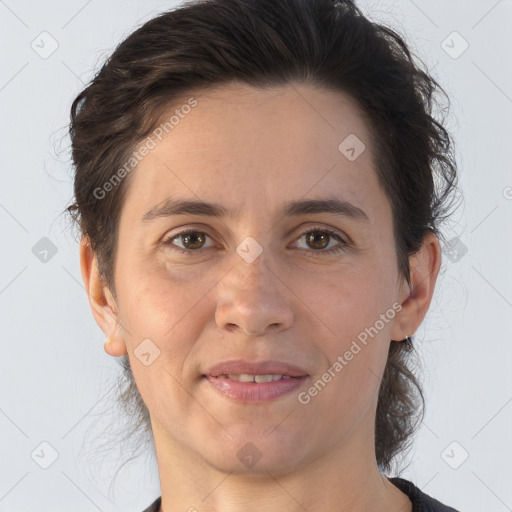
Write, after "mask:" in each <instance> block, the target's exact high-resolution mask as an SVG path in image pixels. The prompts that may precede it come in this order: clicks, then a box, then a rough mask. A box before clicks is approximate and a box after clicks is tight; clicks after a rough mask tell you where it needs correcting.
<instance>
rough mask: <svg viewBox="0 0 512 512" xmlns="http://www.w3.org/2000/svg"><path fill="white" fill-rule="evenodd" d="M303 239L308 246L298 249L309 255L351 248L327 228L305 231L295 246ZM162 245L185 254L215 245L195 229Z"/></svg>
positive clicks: (178, 234) (183, 232)
mask: <svg viewBox="0 0 512 512" xmlns="http://www.w3.org/2000/svg"><path fill="white" fill-rule="evenodd" d="M208 239H209V240H210V244H209V245H207V240H208ZM301 239H304V240H305V243H306V246H305V247H304V246H303V247H300V246H299V247H298V249H300V250H305V251H307V252H309V253H319V254H323V253H327V254H332V253H336V252H339V251H342V250H345V249H346V248H347V247H348V246H349V244H348V243H347V242H346V241H345V240H343V238H342V237H341V236H340V235H339V234H338V233H337V232H335V231H331V230H329V229H325V228H313V229H309V230H308V231H304V232H303V233H302V234H301V235H300V236H299V237H298V238H297V239H296V240H297V241H296V242H295V244H296V245H297V243H298V241H300V240H301ZM334 241H337V243H336V244H335V245H334V246H333V245H332V243H333V242H334ZM162 243H163V244H164V245H166V246H169V248H170V249H172V250H173V251H177V252H181V253H183V254H192V253H193V252H199V250H200V249H208V248H210V247H213V246H214V245H215V244H214V243H213V240H212V239H211V237H210V236H209V235H207V234H206V233H205V232H204V231H198V230H194V229H187V230H184V231H180V232H179V233H175V234H173V235H172V236H170V237H169V238H167V239H166V240H164V241H163V242H162ZM178 244H181V245H178Z"/></svg>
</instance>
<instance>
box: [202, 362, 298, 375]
mask: <svg viewBox="0 0 512 512" xmlns="http://www.w3.org/2000/svg"><path fill="white" fill-rule="evenodd" d="M240 375H259V376H263V375H281V376H283V377H306V376H307V375H308V373H307V372H306V371H305V370H303V369H302V368H300V367H298V366H296V365H293V364H291V363H287V362H284V361H260V362H251V361H246V360H241V359H238V360H234V361H223V362H221V363H219V364H216V365H215V366H212V367H211V368H209V369H208V370H207V371H206V372H205V373H204V376H205V377H221V376H225V377H227V376H240Z"/></svg>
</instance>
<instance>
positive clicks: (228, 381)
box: [203, 374, 308, 404]
mask: <svg viewBox="0 0 512 512" xmlns="http://www.w3.org/2000/svg"><path fill="white" fill-rule="evenodd" d="M203 378H204V379H205V380H206V381H207V383H208V384H209V385H211V386H212V387H213V389H214V390H215V391H217V392H219V393H220V394H221V395H222V396H224V397H227V398H229V399H231V400H234V401H235V402H239V403H244V404H248V403H257V402H269V401H272V400H277V399H278V398H281V397H284V396H285V395H289V394H290V393H292V392H294V391H295V392H297V391H298V389H299V388H300V387H301V386H302V385H303V384H304V382H305V380H306V379H307V378H308V376H307V375H302V376H297V377H292V376H290V375H282V374H260V375H251V374H224V375H219V376H213V375H203Z"/></svg>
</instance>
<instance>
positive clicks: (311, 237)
mask: <svg viewBox="0 0 512 512" xmlns="http://www.w3.org/2000/svg"><path fill="white" fill-rule="evenodd" d="M330 238H331V236H330V235H329V234H327V233H324V232H322V231H312V232H311V233H307V234H306V243H307V244H308V245H309V246H310V247H311V248H312V249H325V248H326V247H327V246H328V245H329V239H330Z"/></svg>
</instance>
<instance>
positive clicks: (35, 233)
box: [0, 0, 512, 512]
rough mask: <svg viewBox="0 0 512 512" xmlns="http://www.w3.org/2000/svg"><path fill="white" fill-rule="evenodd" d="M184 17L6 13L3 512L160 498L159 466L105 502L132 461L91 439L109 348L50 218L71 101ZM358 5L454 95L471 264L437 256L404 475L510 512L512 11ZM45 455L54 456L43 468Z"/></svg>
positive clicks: (458, 227)
mask: <svg viewBox="0 0 512 512" xmlns="http://www.w3.org/2000/svg"><path fill="white" fill-rule="evenodd" d="M176 3H177V2H171V1H167V2H166V1H157V0H144V1H143V0H138V1H134V0H131V1H127V0H110V1H108V2H107V1H100V0H89V1H84V0H61V1H56V0H52V1H46V2H37V1H27V0H0V52H1V53H0V55H1V61H0V108H1V116H0V130H1V132H0V135H1V141H2V152H1V154H2V160H1V173H2V174H1V177H2V179H1V187H0V226H1V230H2V231H1V237H2V245H1V248H2V250H1V253H0V254H1V260H0V261H1V265H0V325H1V354H2V357H1V359H0V383H1V385H0V433H1V436H0V511H31V512H35V511H41V512H42V511H52V512H55V511H64V510H67V511H69V510H74V511H76V512H82V511H92V510H101V511H105V512H107V511H114V510H123V511H128V510H130V511H134V512H137V511H140V510H142V509H143V508H144V507H145V506H147V505H148V504H149V503H150V502H151V501H152V500H153V499H154V498H155V497H156V496H157V495H159V492H160V488H159V482H158V472H157V468H156V461H155V460H154V457H153V456H152V454H149V455H150V456H149V457H139V458H138V459H135V460H134V461H133V462H132V463H131V464H128V465H127V466H125V468H124V469H123V470H122V471H121V472H120V473H119V475H118V477H117V480H116V484H117V485H116V487H115V492H114V495H112V494H109V492H108V486H109V484H110V482H111V478H112V476H113V473H114V472H115V470H116V469H117V467H118V466H119V465H120V464H121V463H122V462H123V461H124V460H125V458H126V457H127V456H128V455H129V453H128V452H125V449H124V448H121V450H120V449H119V448H118V447H116V446H115V444H116V443H115V441H116V438H115V437H114V445H113V446H112V447H111V449H110V451H104V452H99V451H98V450H97V449H95V448H94V446H95V445H94V444H91V439H92V440H94V438H95V437H97V438H98V439H99V440H100V441H101V440H108V437H107V435H106V434H105V432H104V429H105V428H110V427H109V425H110V421H112V420H113V419H115V418H116V416H117V415H118V413H117V412H116V409H115V408H114V404H113V402H112V401H113V399H114V396H115V394H114V390H113V388H112V386H113V385H114V383H115V378H116V375H117V374H118V372H119V371H120V369H119V366H118V364H117V363H116V361H115V360H114V359H113V358H111V357H110V356H108V355H107V354H105V352H104V351H103V340H104V337H103V334H102V332H101V331H100V329H99V328H98V327H97V325H96V324H95V322H94V319H93V316H92V313H91V312H90V309H89V304H88V302H87V298H86V294H85V291H84V289H83V287H82V281H81V275H80V268H79V259H78V247H77V242H76V240H75V235H74V233H73V231H71V230H70V229H69V223H68V220H67V217H66V216H60V217H59V215H60V213H61V212H62V211H63V210H64V208H65V207H66V206H67V205H68V202H69V200H70V199H71V197H72V180H71V169H70V160H69V151H68V150H69V139H68V138H67V134H66V129H67V123H68V120H69V108H70V105H71V102H72V100H73V99H74V97H75V96H76V94H77V93H78V92H79V90H80V89H81V88H83V86H84V84H86V83H87V82H88V80H89V79H90V78H91V77H92V75H93V71H94V70H97V69H99V65H100V64H101V63H102V62H103V60H104V58H105V57H107V56H108V55H109V54H110V53H111V51H112V50H113V49H114V48H115V46H116V45H117V44H118V43H119V42H120V41H121V40H122V39H123V38H124V37H126V36H127V35H128V34H129V33H131V32H132V31H133V30H134V29H135V28H136V27H137V26H139V25H140V24H141V23H143V22H144V21H147V20H148V19H150V18H151V17H153V16H154V15H156V14H157V13H159V12H161V11H163V10H167V9H169V8H171V7H173V6H174V5H176ZM359 5H360V7H362V9H363V11H364V12H365V13H367V14H368V15H370V16H371V17H373V18H374V19H376V20H381V21H385V22H386V23H388V24H390V25H392V26H393V27H395V28H396V29H397V30H398V31H400V32H402V33H405V34H406V35H407V40H408V41H409V43H410V45H411V47H412V49H413V50H414V51H415V52H416V53H417V54H418V55H419V56H420V57H421V58H422V59H423V60H424V61H425V63H426V64H427V65H428V67H429V68H430V69H431V71H432V72H433V73H434V75H435V77H436V78H437V79H438V80H439V81H440V83H441V85H442V86H443V87H444V88H445V89H446V90H447V92H448V93H449V95H450V97H451V100H452V118H451V120H450V122H449V128H450V130H451V131H452V132H453V134H454V136H455V139H456V143H457V159H458V163H459V165H460V171H461V185H462V188H463V192H464V196H465V203H464V205H463V206H462V207H461V208H460V210H459V214H458V216H457V217H456V218H455V220H454V221H453V222H452V224H451V226H449V227H448V236H449V238H456V237H459V239H460V242H461V243H462V244H464V246H465V247H467V253H466V254H464V255H463V256H462V257H461V258H460V259H459V260H458V261H450V259H449V258H444V265H443V271H442V275H441V276H440V279H439V282H438V289H437V291H436V295H435V298H434V301H433V304H432V306H431V310H430V312H429V314H428V316H427V319H426V321H425V323H424V325H423V326H422V329H421V331H420V332H419V333H417V334H418V336H417V341H418V346H419V350H420V353H421V354H422V359H423V368H424V370H423V382H424V388H425V394H426V401H427V411H426V417H425V420H424V422H423V425H422V428H421V431H420V432H419V434H418V436H417V438H416V442H415V444H414V448H413V450H412V451H411V452H410V455H409V457H408V462H409V465H408V467H407V469H406V470H405V472H404V473H403V474H402V476H403V477H405V478H408V479H410V480H412V481H413V482H415V483H416V485H418V486H419V487H420V488H422V489H423V490H424V491H425V492H426V493H428V494H430V495H432V496H435V497H436V498H437V499H439V500H440V501H443V502H445V503H447V504H448V505H451V506H453V507H455V508H457V509H459V510H461V512H477V511H485V512H493V511H495V512H504V511H506V510H512V487H511V486H510V482H511V481H512V436H511V435H510V432H511V424H512V383H511V370H510V368H511V362H512V336H511V334H512V329H511V326H510V319H511V317H512V273H511V272H510V254H511V252H512V251H511V249H512V236H511V225H510V222H511V220H512V169H511V164H510V150H511V146H512V143H511V135H512V130H511V119H512V70H511V65H510V63H511V62H512V60H511V48H512V31H511V30H510V27H511V24H512V2H511V1H510V0H501V1H495V0H492V1H482V0H473V1H453V0H452V1H445V0H436V1H427V0H415V1H412V0H404V1H401V2H384V1H375V2H369V1H360V2H359ZM43 31H46V32H48V33H49V34H50V35H51V39H54V40H55V41H56V42H57V44H58V48H57V49H56V51H55V52H54V53H53V54H52V55H50V56H48V58H42V57H41V56H40V54H39V53H37V52H36V51H35V50H34V49H33V48H32V47H31V45H34V46H35V47H36V48H37V46H36V45H39V46H38V48H39V52H42V51H43V48H42V47H43V44H44V48H45V49H46V51H48V50H49V49H51V44H52V40H51V39H50V38H49V36H45V35H43V36H41V35H40V34H41V33H42V32H43ZM454 31H456V32H458V33H459V34H460V37H459V36H457V35H453V34H452V33H453V32H454ZM461 37H462V38H463V39H461ZM42 38H46V39H44V40H43V41H42ZM447 38H448V39H447ZM463 40H465V41H467V43H468V44H469V46H468V48H467V50H466V51H465V52H464V53H462V54H461V55H460V56H458V57H457V58H453V56H455V54H458V53H460V50H461V49H462V48H463V46H462V45H463V44H464V41H463ZM443 41H445V42H444V43H443ZM443 46H444V47H443ZM450 47H451V48H450ZM445 49H446V50H447V51H448V52H451V54H452V56H450V55H449V53H447V51H445ZM42 237H48V238H49V239H50V240H51V241H52V242H53V243H54V244H55V246H56V248H57V253H56V254H55V255H54V256H52V257H49V256H50V255H49V256H48V261H46V262H42V261H40V259H39V258H38V257H36V255H35V254H34V253H33V252H32V248H33V247H34V246H35V245H36V243H37V242H38V241H39V240H40V239H41V238H42ZM464 246H462V245H460V244H459V248H460V247H464ZM110 411H112V415H113V417H107V416H108V415H107V416H106V413H107V412H110ZM84 440H85V441H84ZM42 442H46V443H49V444H50V445H51V447H53V449H54V450H56V452H57V453H58V458H57V460H55V462H54V463H53V464H51V465H50V467H48V469H43V468H42V467H41V464H43V465H44V463H45V461H46V462H49V461H50V457H51V453H52V448H50V447H48V446H47V445H42V446H41V443H42ZM453 442H455V443H456V444H451V443H453ZM447 447H448V448H447ZM88 448H91V449H92V455H93V456H92V457H91V456H90V455H91V454H89V456H87V455H85V454H86V453H87V449H88ZM84 450H85V451H84ZM120 452H121V453H120ZM466 452H467V454H468V455H469V457H468V458H467V460H465V461H464V462H463V463H462V464H461V462H462V460H463V459H464V457H465V453H466ZM95 453H96V456H94V454H95ZM125 456H126V457H125ZM459 464H461V465H460V466H459V467H458V468H457V469H454V468H453V467H451V466H457V465H459ZM108 466H110V467H111V468H112V470H111V471H110V473H109V472H108V471H106V469H104V468H106V467H108ZM100 467H101V468H102V469H101V471H102V472H101V474H100V469H99V468H100Z"/></svg>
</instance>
